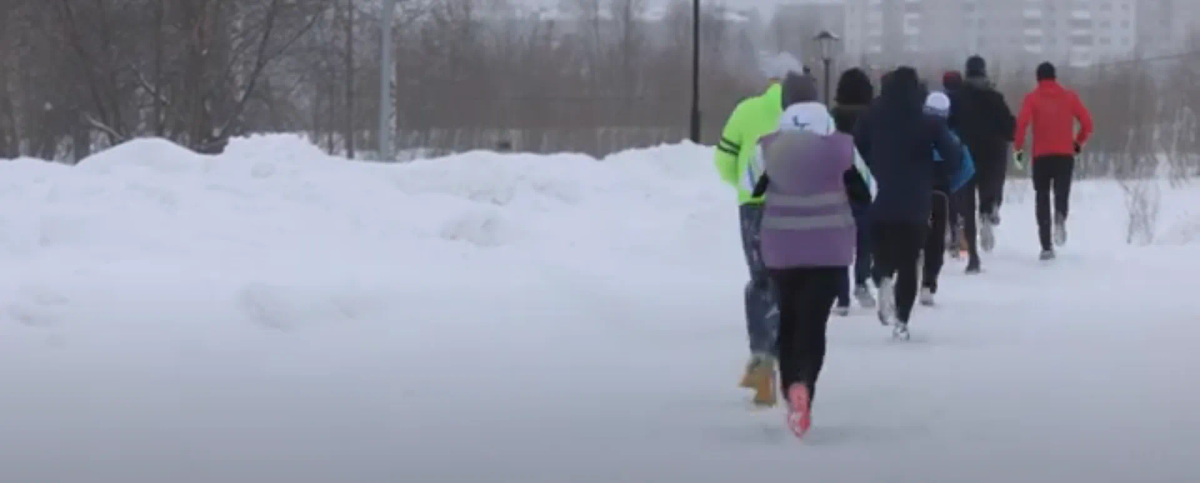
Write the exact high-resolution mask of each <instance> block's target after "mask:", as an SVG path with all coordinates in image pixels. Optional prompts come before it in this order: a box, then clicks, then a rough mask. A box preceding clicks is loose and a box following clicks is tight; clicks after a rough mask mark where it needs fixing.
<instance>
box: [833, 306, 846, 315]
mask: <svg viewBox="0 0 1200 483" xmlns="http://www.w3.org/2000/svg"><path fill="white" fill-rule="evenodd" d="M833 315H836V316H839V317H846V316H848V315H850V307H842V306H841V305H835V306H833Z"/></svg>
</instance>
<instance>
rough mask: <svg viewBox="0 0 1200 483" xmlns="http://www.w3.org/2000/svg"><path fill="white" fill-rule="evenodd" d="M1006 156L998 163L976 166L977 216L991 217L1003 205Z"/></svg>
mask: <svg viewBox="0 0 1200 483" xmlns="http://www.w3.org/2000/svg"><path fill="white" fill-rule="evenodd" d="M1007 161H1008V156H1007V154H1006V155H1005V156H1003V157H1002V159H1001V160H1000V162H997V163H991V164H984V165H981V166H977V169H978V171H977V172H976V173H975V185H976V188H977V189H978V190H979V214H981V215H985V216H987V215H992V214H995V213H998V212H999V211H1000V205H1001V204H1003V203H1004V180H1005V178H1007V177H1008V162H1007Z"/></svg>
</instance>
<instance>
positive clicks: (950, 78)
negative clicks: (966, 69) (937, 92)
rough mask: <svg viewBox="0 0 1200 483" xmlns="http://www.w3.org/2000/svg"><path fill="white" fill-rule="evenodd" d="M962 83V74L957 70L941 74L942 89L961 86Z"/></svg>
mask: <svg viewBox="0 0 1200 483" xmlns="http://www.w3.org/2000/svg"><path fill="white" fill-rule="evenodd" d="M962 81H963V77H962V73H961V72H959V71H957V70H950V71H946V73H945V74H942V86H943V87H950V86H957V85H959V84H962Z"/></svg>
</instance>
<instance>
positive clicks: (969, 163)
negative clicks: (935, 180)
mask: <svg viewBox="0 0 1200 483" xmlns="http://www.w3.org/2000/svg"><path fill="white" fill-rule="evenodd" d="M950 137H952V138H954V142H956V143H958V145H959V146H962V164H961V165H960V166H959V169H958V171H957V172H955V173H954V175H953V176H952V177H951V179H950V192H951V193H953V192H956V191H958V190H960V189H962V187H963V186H965V185H966V184H967V182H968V181H971V178H972V177H974V176H975V159H974V158H972V157H971V150H970V149H969V148H968V147H967V146H966V145H965V144H963V143H962V140H960V139H959V138H958V136H956V135H954V132H951V133H950Z"/></svg>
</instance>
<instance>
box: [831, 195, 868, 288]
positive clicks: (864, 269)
mask: <svg viewBox="0 0 1200 483" xmlns="http://www.w3.org/2000/svg"><path fill="white" fill-rule="evenodd" d="M866 212H867V208H866V207H862V208H858V207H855V209H854V226H855V228H856V229H857V232H858V234H857V239H856V240H855V253H854V284H855V285H866V283H867V280H868V279H870V278H871V258H872V256H871V224H870V222H868V221H867V213H866ZM841 277H842V278H841V285H840V288H839V289H838V296H837V305H838V307H849V306H850V275H849V271H847V273H843V274H842V275H841Z"/></svg>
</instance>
